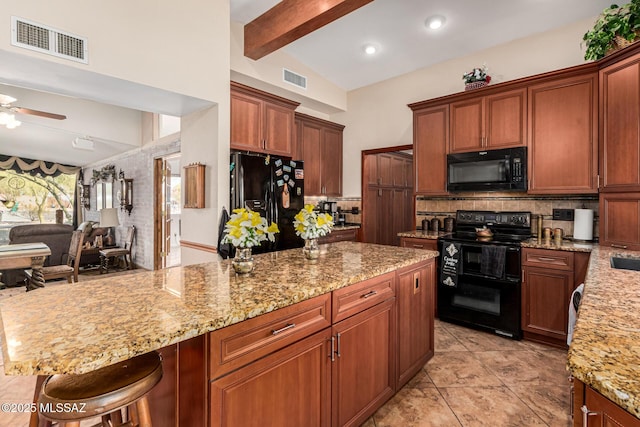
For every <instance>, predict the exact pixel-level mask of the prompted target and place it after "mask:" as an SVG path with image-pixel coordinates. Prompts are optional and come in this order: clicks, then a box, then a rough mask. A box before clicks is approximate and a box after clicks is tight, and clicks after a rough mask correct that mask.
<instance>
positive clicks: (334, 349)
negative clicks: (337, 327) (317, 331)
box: [330, 336, 336, 362]
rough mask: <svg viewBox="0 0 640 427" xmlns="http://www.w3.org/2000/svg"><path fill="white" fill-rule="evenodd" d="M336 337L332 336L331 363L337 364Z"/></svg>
mask: <svg viewBox="0 0 640 427" xmlns="http://www.w3.org/2000/svg"><path fill="white" fill-rule="evenodd" d="M335 354H336V337H334V336H332V337H331V356H330V357H331V361H332V362H335V361H336V356H335Z"/></svg>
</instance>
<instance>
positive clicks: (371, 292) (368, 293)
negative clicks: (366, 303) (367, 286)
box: [361, 291, 378, 298]
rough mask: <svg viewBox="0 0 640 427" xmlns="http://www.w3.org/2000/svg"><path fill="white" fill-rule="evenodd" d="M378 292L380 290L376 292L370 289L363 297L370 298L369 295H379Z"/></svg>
mask: <svg viewBox="0 0 640 427" xmlns="http://www.w3.org/2000/svg"><path fill="white" fill-rule="evenodd" d="M377 294H378V292H376V291H370V292H367V293H366V294H364V295H362V297H361V298H369V297H372V296H374V295H377Z"/></svg>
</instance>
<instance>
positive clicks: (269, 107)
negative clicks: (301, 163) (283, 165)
mask: <svg viewBox="0 0 640 427" xmlns="http://www.w3.org/2000/svg"><path fill="white" fill-rule="evenodd" d="M263 106H264V107H263V108H264V130H263V138H264V149H265V150H266V151H267V152H268V153H270V154H275V155H279V156H287V157H290V156H291V154H292V152H293V136H294V126H295V124H294V115H293V110H292V109H291V108H287V107H283V106H280V105H277V104H272V103H269V102H264V103H263Z"/></svg>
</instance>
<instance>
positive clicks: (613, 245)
mask: <svg viewBox="0 0 640 427" xmlns="http://www.w3.org/2000/svg"><path fill="white" fill-rule="evenodd" d="M611 247H612V248H618V249H627V245H616V244H615V243H612V244H611Z"/></svg>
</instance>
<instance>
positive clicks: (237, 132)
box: [230, 90, 264, 151]
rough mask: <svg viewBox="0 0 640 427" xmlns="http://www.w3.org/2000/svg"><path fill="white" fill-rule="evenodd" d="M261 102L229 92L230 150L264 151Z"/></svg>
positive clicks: (241, 94)
mask: <svg viewBox="0 0 640 427" xmlns="http://www.w3.org/2000/svg"><path fill="white" fill-rule="evenodd" d="M263 127H264V123H263V113H262V101H261V100H260V99H257V98H253V97H251V96H248V95H245V94H243V93H237V92H234V91H233V90H232V91H231V144H230V146H231V149H236V150H250V151H264V150H263V145H262V142H263V135H262V129H263Z"/></svg>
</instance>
